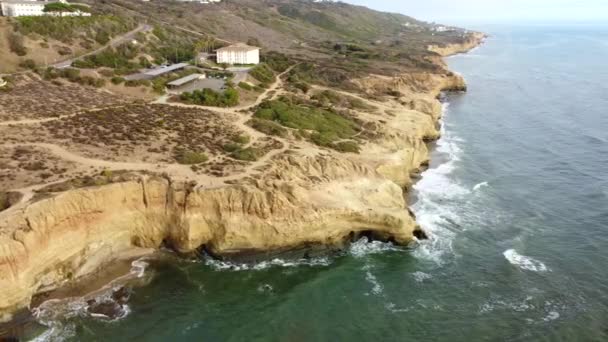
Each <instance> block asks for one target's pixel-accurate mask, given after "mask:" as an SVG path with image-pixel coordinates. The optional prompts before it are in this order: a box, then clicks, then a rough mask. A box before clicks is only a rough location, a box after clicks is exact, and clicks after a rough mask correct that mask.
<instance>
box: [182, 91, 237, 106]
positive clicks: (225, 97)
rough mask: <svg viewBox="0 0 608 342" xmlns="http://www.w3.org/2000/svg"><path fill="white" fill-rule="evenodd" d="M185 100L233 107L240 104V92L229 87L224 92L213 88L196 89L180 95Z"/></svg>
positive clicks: (203, 104) (205, 104) (206, 104)
mask: <svg viewBox="0 0 608 342" xmlns="http://www.w3.org/2000/svg"><path fill="white" fill-rule="evenodd" d="M180 99H181V100H182V101H183V102H186V103H191V104H197V105H202V106H213V107H233V106H236V105H237V104H239V93H238V92H237V91H236V90H235V89H234V88H228V89H226V90H225V91H224V92H223V93H220V92H217V91H215V90H213V89H208V88H206V89H203V90H195V91H193V92H186V93H182V94H181V95H180Z"/></svg>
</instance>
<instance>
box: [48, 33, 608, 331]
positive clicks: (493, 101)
mask: <svg viewBox="0 0 608 342" xmlns="http://www.w3.org/2000/svg"><path fill="white" fill-rule="evenodd" d="M480 29H482V30H484V31H485V32H487V33H489V34H490V35H491V37H490V38H489V39H488V40H487V42H486V43H485V44H484V45H483V46H481V47H479V48H477V49H475V50H473V51H471V52H470V53H468V54H464V55H458V56H454V57H451V58H449V59H448V63H449V66H450V68H451V69H452V70H454V71H455V72H458V73H461V74H462V75H463V76H464V77H465V78H466V80H467V83H468V85H469V91H468V92H467V93H466V94H450V95H448V96H447V102H446V104H445V116H444V120H443V121H444V122H443V128H442V130H443V137H442V139H441V140H439V141H438V142H437V143H436V146H435V149H434V152H433V154H432V163H431V168H430V169H429V170H428V171H426V172H425V173H424V174H423V177H422V179H421V180H420V181H419V182H418V183H417V184H416V186H415V189H414V191H413V192H412V194H411V199H412V202H413V210H414V212H415V213H416V215H417V218H418V221H419V223H420V224H421V225H422V226H423V227H424V228H425V229H426V230H427V231H428V232H429V235H430V239H429V240H428V241H425V242H423V243H422V244H421V245H420V246H419V247H417V248H415V249H404V248H398V247H395V246H392V245H390V244H383V243H379V242H367V241H365V240H361V241H359V242H357V243H355V244H354V245H353V246H352V247H351V248H350V249H349V250H348V252H346V253H344V254H343V255H339V256H333V257H326V258H317V259H312V260H308V261H301V262H299V261H286V260H274V261H269V262H265V263H262V264H258V265H235V264H225V263H220V262H216V261H211V260H205V261H201V262H192V261H183V260H182V261H176V260H172V261H171V260H169V261H166V262H157V263H151V264H150V265H149V266H148V267H147V269H146V271H145V272H144V273H145V276H146V277H148V278H147V279H148V283H147V285H145V286H141V287H135V288H134V289H133V293H132V294H131V298H130V300H129V303H128V308H129V310H128V312H126V313H125V315H124V317H122V318H120V319H116V320H114V321H110V322H108V321H105V320H102V319H95V318H83V317H82V316H80V315H79V314H78V310H79V309H78V308H73V312H74V314H73V315H71V317H68V318H62V319H58V320H57V319H55V320H49V321H47V322H46V323H47V325H49V326H50V327H51V328H50V329H47V330H46V331H45V332H44V333H43V335H42V336H40V337H39V340H56V339H59V340H61V339H65V340H70V341H410V340H422V341H606V340H608V66H607V64H606V63H607V62H608V27H598V26H580V25H579V26H534V27H532V26H518V27H504V26H491V27H481V28H480Z"/></svg>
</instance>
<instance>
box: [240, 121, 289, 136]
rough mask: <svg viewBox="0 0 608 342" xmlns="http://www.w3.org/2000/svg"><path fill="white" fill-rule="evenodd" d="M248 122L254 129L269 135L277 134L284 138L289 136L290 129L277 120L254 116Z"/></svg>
mask: <svg viewBox="0 0 608 342" xmlns="http://www.w3.org/2000/svg"><path fill="white" fill-rule="evenodd" d="M248 124H249V125H250V126H251V127H253V128H254V129H256V130H258V131H260V132H262V133H264V134H268V135H272V136H277V137H281V138H284V137H286V136H287V134H288V131H287V129H285V127H283V126H281V125H279V124H278V123H276V122H273V121H269V120H263V119H258V118H253V119H252V120H250V121H249V122H248Z"/></svg>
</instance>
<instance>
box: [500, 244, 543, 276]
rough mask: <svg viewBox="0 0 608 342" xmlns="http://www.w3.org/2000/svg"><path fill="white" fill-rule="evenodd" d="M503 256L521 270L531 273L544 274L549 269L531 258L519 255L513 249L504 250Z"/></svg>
mask: <svg viewBox="0 0 608 342" xmlns="http://www.w3.org/2000/svg"><path fill="white" fill-rule="evenodd" d="M503 255H504V256H505V258H506V259H507V260H508V261H509V262H510V263H511V265H515V266H517V267H519V268H520V269H522V270H526V271H533V272H546V271H549V268H548V267H547V266H545V264H543V263H542V262H540V261H538V260H535V259H533V258H531V257H528V256H525V255H521V254H519V253H517V251H515V250H514V249H508V250H506V251H505V252H504V253H503Z"/></svg>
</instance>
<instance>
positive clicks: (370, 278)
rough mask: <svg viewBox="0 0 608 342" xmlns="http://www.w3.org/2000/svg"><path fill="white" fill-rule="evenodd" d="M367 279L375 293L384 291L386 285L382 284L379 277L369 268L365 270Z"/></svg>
mask: <svg viewBox="0 0 608 342" xmlns="http://www.w3.org/2000/svg"><path fill="white" fill-rule="evenodd" d="M365 280H367V282H368V283H370V285H372V289H371V291H372V293H373V294H374V295H376V296H380V295H382V292H383V291H384V286H382V284H380V282H379V281H378V278H376V276H375V275H374V274H373V273H372V272H371V271H370V270H369V269H368V270H366V271H365Z"/></svg>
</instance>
